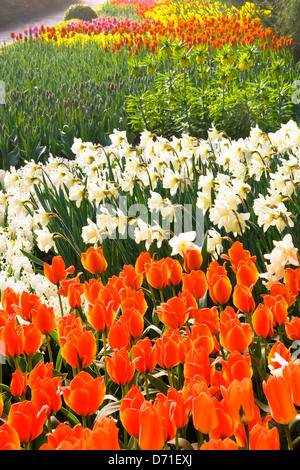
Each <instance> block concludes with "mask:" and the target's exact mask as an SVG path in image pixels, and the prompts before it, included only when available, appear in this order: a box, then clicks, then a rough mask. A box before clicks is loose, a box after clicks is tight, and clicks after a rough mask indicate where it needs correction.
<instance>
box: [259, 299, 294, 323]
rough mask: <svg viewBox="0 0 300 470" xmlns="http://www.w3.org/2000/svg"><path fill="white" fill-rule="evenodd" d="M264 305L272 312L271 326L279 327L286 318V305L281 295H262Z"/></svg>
mask: <svg viewBox="0 0 300 470" xmlns="http://www.w3.org/2000/svg"><path fill="white" fill-rule="evenodd" d="M262 297H263V299H264V304H265V305H266V306H267V307H268V308H269V309H270V311H271V312H272V318H273V325H274V326H280V325H283V323H285V322H286V320H287V317H288V304H287V302H286V301H285V299H284V297H283V296H282V295H276V296H272V295H263V296H262Z"/></svg>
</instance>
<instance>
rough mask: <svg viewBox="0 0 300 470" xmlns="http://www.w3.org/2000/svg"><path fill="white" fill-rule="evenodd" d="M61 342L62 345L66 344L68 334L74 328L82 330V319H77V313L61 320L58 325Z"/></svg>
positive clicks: (72, 313)
mask: <svg viewBox="0 0 300 470" xmlns="http://www.w3.org/2000/svg"><path fill="white" fill-rule="evenodd" d="M56 328H57V333H58V336H59V341H60V343H61V344H62V345H64V344H65V342H66V337H67V336H68V333H69V332H70V331H71V330H73V329H74V328H75V329H76V328H79V329H81V328H82V322H81V319H80V317H75V312H70V313H69V314H68V315H65V316H64V317H62V318H60V320H59V321H58V322H57V325H56Z"/></svg>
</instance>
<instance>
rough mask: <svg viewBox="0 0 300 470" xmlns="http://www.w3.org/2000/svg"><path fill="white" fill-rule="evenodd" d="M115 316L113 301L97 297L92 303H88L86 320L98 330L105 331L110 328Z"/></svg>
mask: <svg viewBox="0 0 300 470" xmlns="http://www.w3.org/2000/svg"><path fill="white" fill-rule="evenodd" d="M115 317H116V312H115V310H114V302H113V301H110V302H108V303H107V302H106V301H105V300H103V299H101V298H98V299H96V300H95V302H94V304H92V305H89V308H88V312H87V320H88V322H89V323H90V325H92V327H93V328H94V329H95V330H97V331H100V332H104V331H107V330H109V329H110V328H111V326H112V324H113V322H114V320H115Z"/></svg>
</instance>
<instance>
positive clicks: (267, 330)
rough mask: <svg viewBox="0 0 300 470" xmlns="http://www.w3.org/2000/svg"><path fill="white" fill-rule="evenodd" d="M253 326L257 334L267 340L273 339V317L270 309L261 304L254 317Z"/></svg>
mask: <svg viewBox="0 0 300 470" xmlns="http://www.w3.org/2000/svg"><path fill="white" fill-rule="evenodd" d="M252 325H253V328H254V331H255V333H256V334H257V335H258V336H261V337H262V338H265V339H270V338H273V336H274V329H273V315H272V312H271V311H270V309H269V308H268V307H267V306H266V305H264V304H259V305H258V306H257V308H256V310H255V311H254V312H253V315H252Z"/></svg>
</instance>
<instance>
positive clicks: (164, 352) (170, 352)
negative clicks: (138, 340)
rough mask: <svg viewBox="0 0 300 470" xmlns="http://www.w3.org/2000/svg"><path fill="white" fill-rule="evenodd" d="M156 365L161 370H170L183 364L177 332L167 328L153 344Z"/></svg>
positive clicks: (179, 338) (182, 354)
mask: <svg viewBox="0 0 300 470" xmlns="http://www.w3.org/2000/svg"><path fill="white" fill-rule="evenodd" d="M154 355H155V361H156V363H157V364H158V365H159V366H160V367H162V368H163V369H170V368H172V367H175V366H177V364H179V363H183V362H184V351H183V347H182V337H181V335H180V333H179V331H178V330H173V329H172V328H169V329H168V330H167V331H166V332H165V333H163V335H162V336H161V337H160V338H157V339H156V340H155V343H154Z"/></svg>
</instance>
